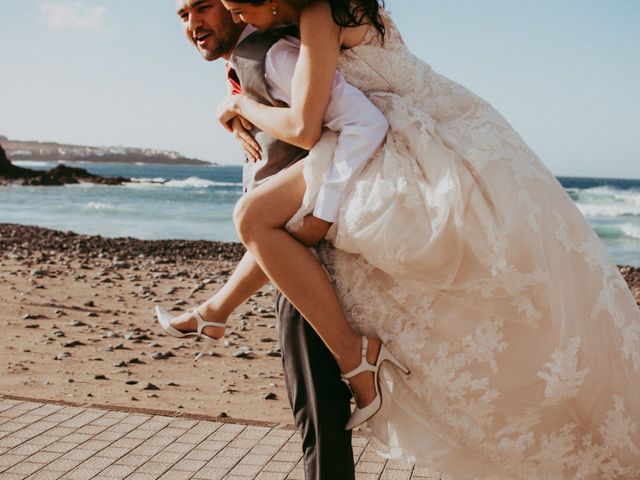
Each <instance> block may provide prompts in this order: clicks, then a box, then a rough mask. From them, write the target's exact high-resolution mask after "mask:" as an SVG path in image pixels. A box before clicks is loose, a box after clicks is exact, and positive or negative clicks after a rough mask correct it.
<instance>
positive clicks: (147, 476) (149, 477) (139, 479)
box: [127, 472, 158, 480]
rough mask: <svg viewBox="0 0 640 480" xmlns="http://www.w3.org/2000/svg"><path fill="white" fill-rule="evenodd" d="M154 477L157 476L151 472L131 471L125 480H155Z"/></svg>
mask: <svg viewBox="0 0 640 480" xmlns="http://www.w3.org/2000/svg"><path fill="white" fill-rule="evenodd" d="M156 478H158V476H157V475H155V474H153V473H140V472H133V473H132V474H131V475H129V476H128V477H127V480H156Z"/></svg>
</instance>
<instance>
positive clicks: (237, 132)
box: [230, 117, 262, 162]
mask: <svg viewBox="0 0 640 480" xmlns="http://www.w3.org/2000/svg"><path fill="white" fill-rule="evenodd" d="M230 125H231V131H232V132H233V136H234V137H235V138H236V140H238V142H240V146H241V147H242V150H244V154H245V156H246V157H247V158H248V159H249V160H251V161H253V162H257V161H258V160H260V159H261V158H262V155H261V154H260V152H261V149H260V145H259V144H258V142H256V140H255V138H253V136H252V135H251V133H249V131H250V130H251V129H252V128H253V125H251V122H250V121H249V120H247V119H245V118H243V117H233V118H232V119H231V121H230Z"/></svg>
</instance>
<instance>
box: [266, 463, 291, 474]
mask: <svg viewBox="0 0 640 480" xmlns="http://www.w3.org/2000/svg"><path fill="white" fill-rule="evenodd" d="M295 466H296V464H295V462H278V461H271V462H269V463H267V464H266V465H265V466H264V471H265V472H283V473H289V472H290V471H291V470H293V469H294V467H295Z"/></svg>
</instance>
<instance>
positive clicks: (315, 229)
mask: <svg viewBox="0 0 640 480" xmlns="http://www.w3.org/2000/svg"><path fill="white" fill-rule="evenodd" d="M331 225H332V223H331V222H327V221H326V220H322V219H320V218H318V217H314V216H313V215H307V216H306V217H304V219H303V220H302V227H300V229H298V230H296V231H295V232H292V233H291V235H293V237H294V238H295V239H296V240H298V241H299V242H300V243H302V244H303V245H305V246H307V247H313V246H314V245H315V244H316V243H318V242H319V241H320V240H322V239H323V238H324V237H326V236H327V232H328V231H329V228H330V227H331Z"/></svg>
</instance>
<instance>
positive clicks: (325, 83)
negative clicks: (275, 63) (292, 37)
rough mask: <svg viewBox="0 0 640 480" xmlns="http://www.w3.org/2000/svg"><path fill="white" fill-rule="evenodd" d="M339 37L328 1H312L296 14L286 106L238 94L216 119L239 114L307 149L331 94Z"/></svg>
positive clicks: (315, 136)
mask: <svg viewBox="0 0 640 480" xmlns="http://www.w3.org/2000/svg"><path fill="white" fill-rule="evenodd" d="M339 37H340V28H339V27H338V26H337V25H336V24H335V23H334V21H333V18H332V16H331V8H330V6H329V4H328V3H327V2H325V1H316V2H313V3H312V4H311V5H309V6H308V7H306V8H305V9H304V10H303V12H302V14H301V17H300V40H301V43H302V44H301V46H300V57H299V59H298V62H297V64H296V69H295V72H294V74H293V78H292V84H291V88H292V90H291V105H290V108H278V107H270V106H267V105H262V104H259V103H258V102H255V101H253V100H251V99H249V98H248V97H246V96H244V95H239V96H235V97H234V98H231V99H229V101H228V104H227V106H226V107H225V108H223V109H222V110H223V111H222V112H221V113H220V116H219V119H220V121H221V122H222V123H223V124H227V122H228V121H229V120H230V118H231V117H233V116H235V115H241V116H243V117H244V118H246V119H247V120H249V121H250V122H251V123H252V124H254V125H255V126H257V127H258V128H259V129H261V130H262V131H264V132H266V133H268V134H270V135H272V136H274V137H276V138H278V139H280V140H282V141H284V142H287V143H291V144H293V145H296V146H298V147H301V148H305V149H309V148H311V147H312V146H313V145H315V143H316V142H317V141H318V139H319V138H320V132H321V130H322V123H323V116H324V112H325V109H326V108H327V104H328V102H329V97H330V95H331V88H332V85H333V80H334V78H335V74H336V68H337V65H338V54H339V53H340V45H339V41H340V38H339ZM225 110H226V113H225ZM225 126H227V125H225ZM227 128H228V127H227Z"/></svg>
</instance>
